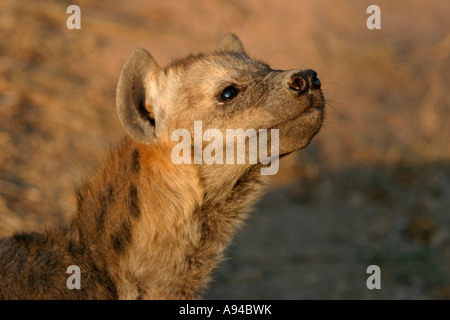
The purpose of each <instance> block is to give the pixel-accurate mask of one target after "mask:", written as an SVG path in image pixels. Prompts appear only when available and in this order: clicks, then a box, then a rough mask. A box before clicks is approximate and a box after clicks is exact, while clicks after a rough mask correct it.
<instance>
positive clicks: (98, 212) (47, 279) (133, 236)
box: [0, 34, 325, 299]
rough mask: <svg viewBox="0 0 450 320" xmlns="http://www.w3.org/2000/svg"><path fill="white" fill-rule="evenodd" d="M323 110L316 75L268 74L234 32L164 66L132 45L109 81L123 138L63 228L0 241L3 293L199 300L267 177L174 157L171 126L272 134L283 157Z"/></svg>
mask: <svg viewBox="0 0 450 320" xmlns="http://www.w3.org/2000/svg"><path fill="white" fill-rule="evenodd" d="M324 105H325V102H324V98H323V95H322V92H321V90H320V81H319V79H318V78H317V74H316V72H314V71H313V70H311V69H295V70H287V71H283V70H273V69H271V68H270V67H269V66H268V65H267V64H266V63H263V62H260V61H257V60H253V59H251V58H250V57H249V56H248V55H247V53H246V52H245V50H244V48H243V46H242V44H241V42H240V41H239V39H238V38H237V37H236V36H235V35H233V34H230V35H228V36H226V37H225V38H224V39H223V40H222V41H221V42H220V44H219V45H218V47H217V49H216V50H215V51H214V52H212V53H208V54H198V55H190V56H188V57H186V58H184V59H180V60H177V61H174V62H173V63H172V64H170V65H169V66H167V67H166V68H164V69H163V68H161V67H160V66H159V65H158V64H157V62H156V61H155V60H154V58H153V57H152V56H151V55H150V54H149V53H148V52H147V51H146V50H144V49H135V50H134V51H133V53H132V54H131V55H130V57H129V58H128V60H127V61H126V63H125V65H124V67H123V69H122V72H121V74H120V78H119V83H118V87H117V113H118V116H119V119H120V121H121V123H122V125H123V127H124V129H125V131H126V133H127V137H125V138H124V140H123V141H122V142H121V143H120V144H119V145H118V147H117V148H115V149H114V150H113V151H111V152H110V154H109V156H108V157H107V159H106V160H105V161H104V162H103V163H102V164H101V165H100V166H99V169H98V170H97V171H95V172H94V173H93V174H92V176H91V177H90V178H89V179H87V180H86V181H85V182H84V184H83V186H82V188H81V189H80V190H79V191H78V193H77V200H78V209H77V213H76V214H75V215H74V216H73V217H72V219H71V220H70V223H68V225H67V226H65V227H54V228H49V229H47V230H45V231H43V232H40V233H17V234H15V235H14V236H13V237H10V238H4V239H1V240H0V298H4V299H192V298H196V297H198V296H199V294H200V293H201V290H202V289H203V288H204V287H205V285H206V284H207V282H208V279H209V276H208V275H209V274H210V272H211V270H212V269H213V268H214V267H215V266H216V264H217V263H218V262H219V261H220V259H221V257H222V253H223V251H224V249H225V248H226V247H227V245H228V244H229V242H230V240H231V239H232V236H233V234H234V233H235V232H236V230H237V229H238V228H239V226H240V225H241V223H242V221H243V219H244V218H245V217H246V214H247V213H248V211H249V210H250V209H251V207H252V205H253V204H254V203H255V202H256V201H257V200H258V198H259V197H260V196H261V194H262V192H263V191H264V186H265V181H266V176H264V175H262V174H261V168H262V167H264V164H262V163H261V161H257V163H222V164H221V163H213V164H210V163H205V162H202V163H198V162H197V163H196V162H195V161H192V162H190V163H185V162H182V163H174V161H173V150H174V147H175V146H176V145H177V144H178V143H179V141H174V140H173V139H172V138H173V137H172V134H173V132H174V131H176V130H177V129H180V128H183V129H184V130H186V131H185V132H189V133H190V134H192V135H194V134H195V132H194V123H195V122H196V121H197V122H198V121H201V123H202V130H203V131H205V130H208V129H215V130H219V131H222V132H223V133H224V137H225V133H226V130H227V129H236V130H237V129H242V130H248V129H251V128H252V129H255V131H256V132H260V131H257V130H260V129H267V130H269V129H270V130H272V129H273V130H276V132H277V134H278V138H279V143H278V145H277V152H278V154H279V156H280V157H281V156H284V155H286V154H289V153H291V152H293V151H295V150H298V149H301V148H304V147H306V146H307V145H308V143H309V142H310V141H311V139H312V138H313V137H314V136H315V135H316V133H317V132H318V131H319V130H320V128H321V126H322V122H323V119H324ZM270 132H272V131H270ZM269 138H270V137H269ZM224 139H225V138H224ZM207 145H208V143H207V141H203V142H202V143H201V144H200V149H203V151H204V149H205V148H206V147H207ZM192 148H195V146H194V145H192ZM197 148H198V145H197ZM260 148H261V146H260ZM200 151H202V150H200ZM183 152H186V150H184V151H183ZM236 156H237V155H236ZM70 265H76V266H78V267H79V270H80V271H81V288H80V289H72V290H71V289H69V288H68V287H67V278H68V276H69V275H68V274H67V273H66V270H67V267H68V266H70Z"/></svg>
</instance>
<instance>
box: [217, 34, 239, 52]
mask: <svg viewBox="0 0 450 320" xmlns="http://www.w3.org/2000/svg"><path fill="white" fill-rule="evenodd" d="M216 52H219V53H227V52H231V53H240V54H243V55H247V54H246V53H245V49H244V46H243V45H242V42H241V40H239V38H238V37H237V35H235V34H234V33H229V34H227V35H226V36H225V37H224V38H223V39H222V41H220V43H219V45H218V46H217V48H216Z"/></svg>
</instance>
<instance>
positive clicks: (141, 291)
mask: <svg viewBox="0 0 450 320" xmlns="http://www.w3.org/2000/svg"><path fill="white" fill-rule="evenodd" d="M137 290H138V296H137V298H136V300H143V299H144V293H145V292H144V290H142V288H141V287H140V286H138V287H137Z"/></svg>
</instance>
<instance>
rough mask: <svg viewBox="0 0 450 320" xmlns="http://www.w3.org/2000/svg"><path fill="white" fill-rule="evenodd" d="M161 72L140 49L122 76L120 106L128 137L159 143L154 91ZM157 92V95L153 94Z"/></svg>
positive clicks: (128, 63)
mask: <svg viewBox="0 0 450 320" xmlns="http://www.w3.org/2000/svg"><path fill="white" fill-rule="evenodd" d="M160 71H161V68H160V66H159V65H158V63H157V62H156V61H155V59H154V58H153V57H152V56H151V55H150V53H148V52H147V51H146V50H145V49H142V48H136V49H134V51H133V52H132V53H131V55H130V57H129V58H128V60H127V61H126V62H125V65H124V66H123V68H122V72H121V73H120V78H119V83H118V85H117V94H116V106H117V114H118V116H119V119H120V122H121V123H122V126H123V127H124V129H125V131H126V132H127V133H128V135H129V136H130V137H131V138H133V139H134V140H136V141H137V142H140V143H145V144H152V143H153V142H155V141H156V138H157V137H156V133H155V121H157V119H155V114H156V112H155V111H156V110H153V106H152V105H153V103H152V98H151V95H152V92H151V91H152V88H151V87H153V90H154V89H155V87H156V86H155V85H152V84H155V83H156V79H157V77H158V75H159V73H160ZM154 94H155V93H154V92H153V95H154Z"/></svg>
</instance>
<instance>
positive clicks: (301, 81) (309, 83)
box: [288, 69, 320, 94]
mask: <svg viewBox="0 0 450 320" xmlns="http://www.w3.org/2000/svg"><path fill="white" fill-rule="evenodd" d="M288 85H289V88H291V89H292V90H294V91H295V92H296V93H297V94H300V93H303V92H305V91H306V90H308V88H310V89H320V80H319V78H317V72H315V71H314V70H311V69H307V70H302V71H294V72H293V73H292V74H291V75H290V76H289V77H288Z"/></svg>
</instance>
